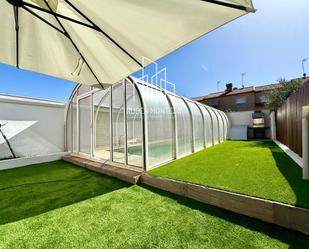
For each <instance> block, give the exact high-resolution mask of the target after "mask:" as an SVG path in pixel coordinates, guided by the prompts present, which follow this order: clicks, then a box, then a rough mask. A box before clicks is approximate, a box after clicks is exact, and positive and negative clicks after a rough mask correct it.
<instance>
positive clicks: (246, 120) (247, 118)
mask: <svg viewBox="0 0 309 249" xmlns="http://www.w3.org/2000/svg"><path fill="white" fill-rule="evenodd" d="M262 112H263V113H264V114H265V122H266V123H265V125H266V126H270V111H269V110H262ZM253 113H254V111H243V112H229V113H227V115H228V117H229V118H230V121H231V124H232V126H235V125H247V126H250V127H252V126H253V119H252V114H253Z"/></svg>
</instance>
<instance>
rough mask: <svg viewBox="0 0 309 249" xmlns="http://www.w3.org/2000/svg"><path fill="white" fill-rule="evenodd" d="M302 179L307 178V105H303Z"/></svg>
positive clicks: (308, 171)
mask: <svg viewBox="0 0 309 249" xmlns="http://www.w3.org/2000/svg"><path fill="white" fill-rule="evenodd" d="M302 133H303V139H302V140H303V179H304V180H309V106H303V126H302Z"/></svg>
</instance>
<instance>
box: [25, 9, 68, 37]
mask: <svg viewBox="0 0 309 249" xmlns="http://www.w3.org/2000/svg"><path fill="white" fill-rule="evenodd" d="M22 8H23V9H24V10H26V11H28V12H29V13H30V14H32V15H34V16H35V17H37V18H38V19H40V20H41V21H42V22H44V23H46V24H47V25H48V26H50V27H52V28H54V29H55V30H57V31H58V32H60V33H62V34H63V35H64V36H67V34H66V33H65V32H63V31H62V30H61V29H59V28H57V27H56V26H55V25H53V24H51V23H50V22H49V21H47V20H46V19H44V18H43V17H41V16H40V15H38V14H37V13H35V12H33V11H32V10H30V9H29V8H27V7H26V6H22Z"/></svg>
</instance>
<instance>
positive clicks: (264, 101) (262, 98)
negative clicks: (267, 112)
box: [259, 95, 266, 104]
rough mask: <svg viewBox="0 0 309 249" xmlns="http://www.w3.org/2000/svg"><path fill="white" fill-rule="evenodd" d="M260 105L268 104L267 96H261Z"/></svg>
mask: <svg viewBox="0 0 309 249" xmlns="http://www.w3.org/2000/svg"><path fill="white" fill-rule="evenodd" d="M259 103H260V104H264V103H266V96H265V95H262V96H260V98H259Z"/></svg>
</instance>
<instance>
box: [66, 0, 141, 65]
mask: <svg viewBox="0 0 309 249" xmlns="http://www.w3.org/2000/svg"><path fill="white" fill-rule="evenodd" d="M65 2H66V3H67V4H68V5H69V6H71V7H72V9H74V10H75V11H76V12H77V13H78V14H80V15H81V16H82V17H83V18H85V19H86V20H87V21H88V22H89V23H91V24H92V25H93V26H94V27H95V28H96V30H98V31H99V32H101V33H102V34H103V35H104V36H105V37H107V38H108V39H109V40H110V41H111V42H112V43H114V44H115V45H116V46H117V47H118V48H119V49H121V50H122V51H123V52H124V53H125V54H126V55H128V56H129V57H130V58H131V59H132V60H133V61H134V62H135V63H136V64H138V65H139V66H140V67H144V66H143V65H142V64H141V63H140V62H139V61H138V60H137V59H136V58H134V56H133V55H131V54H130V53H129V52H128V51H127V50H125V49H124V48H123V47H122V46H121V45H120V44H119V43H118V42H116V41H115V40H114V39H113V38H112V37H111V36H110V35H108V34H107V33H106V32H104V31H103V30H102V29H101V28H100V27H99V26H98V25H96V24H95V23H94V22H93V21H92V20H91V19H90V18H89V17H87V16H86V15H85V14H84V13H82V12H81V11H80V10H79V9H78V8H77V7H75V6H74V5H73V4H72V3H71V2H70V1H68V0H65Z"/></svg>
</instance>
